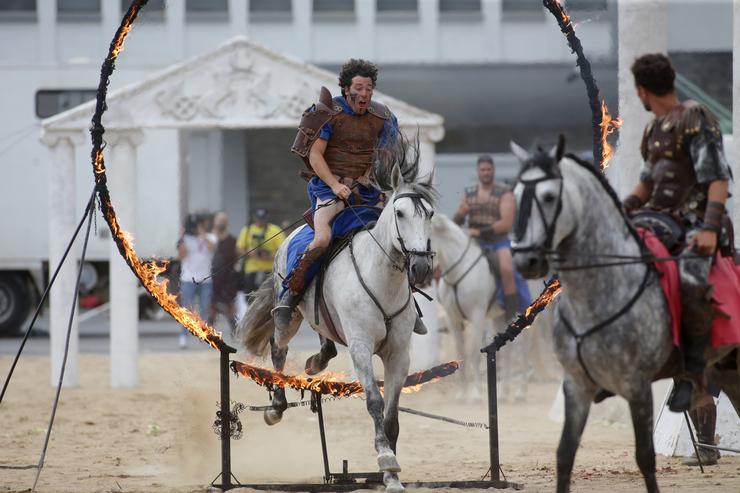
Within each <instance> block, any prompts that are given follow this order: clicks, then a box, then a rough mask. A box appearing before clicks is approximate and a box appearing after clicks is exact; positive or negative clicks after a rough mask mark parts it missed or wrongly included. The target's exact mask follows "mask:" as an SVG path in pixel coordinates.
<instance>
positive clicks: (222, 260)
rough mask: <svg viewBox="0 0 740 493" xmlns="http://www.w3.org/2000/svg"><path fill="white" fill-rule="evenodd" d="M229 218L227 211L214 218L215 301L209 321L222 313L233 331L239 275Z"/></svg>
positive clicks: (218, 213)
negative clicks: (236, 268) (229, 228)
mask: <svg viewBox="0 0 740 493" xmlns="http://www.w3.org/2000/svg"><path fill="white" fill-rule="evenodd" d="M228 226H229V218H228V217H227V216H226V213H225V212H217V213H216V215H215V216H214V218H213V231H212V232H213V235H214V236H215V237H216V239H217V243H216V250H215V251H214V254H213V263H212V268H211V272H212V275H213V277H212V279H213V303H211V312H210V320H209V323H210V324H213V323H214V322H215V321H216V315H217V314H218V313H222V314H223V315H225V316H226V318H227V319H228V321H229V326H230V327H231V330H232V332H233V330H234V328H235V327H236V321H235V320H234V315H235V312H234V298H236V290H237V288H238V285H237V276H238V273H237V272H236V271H235V270H234V265H235V264H236V261H237V253H236V238H234V235H232V234H231V233H229V231H228V229H227V228H228Z"/></svg>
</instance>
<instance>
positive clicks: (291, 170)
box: [0, 0, 732, 258]
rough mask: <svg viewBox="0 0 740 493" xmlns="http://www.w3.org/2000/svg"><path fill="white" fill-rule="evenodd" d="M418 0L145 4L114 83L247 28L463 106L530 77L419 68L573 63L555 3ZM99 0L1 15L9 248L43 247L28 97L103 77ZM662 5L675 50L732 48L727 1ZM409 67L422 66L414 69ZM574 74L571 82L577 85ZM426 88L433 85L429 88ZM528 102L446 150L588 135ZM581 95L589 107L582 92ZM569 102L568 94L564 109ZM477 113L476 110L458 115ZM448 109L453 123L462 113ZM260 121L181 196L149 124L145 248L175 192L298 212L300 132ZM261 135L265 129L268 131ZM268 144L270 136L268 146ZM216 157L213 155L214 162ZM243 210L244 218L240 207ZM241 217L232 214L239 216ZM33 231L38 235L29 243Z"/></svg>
mask: <svg viewBox="0 0 740 493" xmlns="http://www.w3.org/2000/svg"><path fill="white" fill-rule="evenodd" d="M418 3H419V9H418V13H417V15H416V16H415V17H413V18H410V19H407V20H401V19H388V18H383V16H378V15H377V14H376V12H375V1H374V0H357V14H356V16H355V17H354V19H352V20H350V21H338V22H326V21H316V22H314V20H313V15H312V11H311V4H312V2H311V0H294V1H293V11H292V15H291V16H290V17H289V19H288V20H287V21H277V22H276V21H272V22H266V21H264V20H259V19H258V18H250V17H249V15H248V5H249V1H248V0H230V2H229V5H230V9H231V13H232V15H231V17H226V18H224V19H222V20H221V21H210V22H206V21H203V20H200V21H196V20H193V19H191V18H188V16H187V15H186V13H185V9H184V0H171V1H168V2H167V11H166V13H165V15H164V17H161V16H159V17H158V16H157V15H153V14H152V13H150V12H148V11H147V10H146V9H145V10H144V11H143V13H142V17H141V19H140V20H139V21H137V23H136V25H135V26H134V30H133V32H132V34H131V35H130V36H129V38H128V40H127V41H126V44H125V47H124V51H123V53H122V55H121V57H120V58H119V60H118V61H117V63H116V66H117V70H116V72H115V73H114V75H113V81H112V84H111V88H110V89H111V90H114V89H116V88H118V87H122V86H124V85H127V84H129V83H132V82H135V81H138V80H141V79H142V78H144V77H147V76H149V75H151V74H152V73H153V72H155V71H158V70H161V69H162V68H164V67H166V66H168V65H170V64H172V63H175V62H179V61H182V60H183V59H186V58H188V57H192V56H195V55H199V54H202V53H204V52H206V51H208V50H209V49H212V48H213V47H214V46H216V45H218V44H220V43H222V42H224V41H225V40H227V39H229V38H230V37H232V36H234V35H238V34H242V35H244V34H246V35H247V36H249V37H251V38H252V39H254V40H256V41H258V42H260V43H263V44H264V45H266V46H267V47H269V48H271V49H274V50H277V51H279V52H283V53H287V54H289V55H291V56H294V57H296V58H300V59H303V60H306V61H308V62H312V63H318V64H322V65H324V66H334V67H335V66H337V65H339V64H340V63H341V62H343V61H344V59H345V58H347V57H349V56H365V57H370V58H372V59H374V60H376V61H378V62H379V63H380V64H381V65H384V66H388V67H408V66H414V67H418V71H416V72H414V71H413V69H412V72H411V74H410V76H409V77H407V78H406V80H405V81H402V82H401V83H399V85H398V86H397V88H396V89H393V90H391V91H389V94H391V95H394V96H400V97H402V98H403V99H406V100H408V101H409V102H411V103H412V104H416V105H418V106H420V107H422V108H425V109H429V110H431V111H437V108H440V107H442V106H444V104H445V102H446V101H448V100H449V99H450V98H451V97H452V98H457V99H459V100H464V101H463V103H462V104H463V105H468V106H472V107H476V105H477V104H478V103H479V102H480V101H485V100H486V98H489V93H487V92H486V90H488V91H491V92H493V91H495V92H496V93H497V94H499V97H501V98H502V99H504V100H506V99H509V100H515V98H513V97H512V94H513V92H512V91H515V90H516V89H521V88H522V87H523V84H522V83H521V82H520V81H517V80H516V78H515V77H514V78H512V79H511V80H509V81H508V82H504V83H502V84H500V85H497V86H492V87H488V88H484V89H481V90H478V91H475V92H473V91H462V92H458V93H453V92H452V90H446V89H445V90H442V89H444V88H440V87H436V86H435V84H436V83H437V81H436V80H435V79H434V76H431V77H430V76H428V75H427V73H426V72H425V70H428V69H429V68H430V67H431V68H435V67H437V68H440V69H442V70H451V71H452V72H456V73H457V76H458V77H459V79H460V80H464V79H469V80H474V79H475V77H477V74H478V72H477V71H478V70H479V68H484V69H488V70H490V71H496V70H498V68H499V67H502V66H508V67H511V66H514V67H515V68H516V66H520V67H522V69H525V68H526V67H532V66H534V67H536V66H538V65H540V64H547V65H551V66H552V65H558V64H560V65H561V66H562V67H573V64H574V59H573V55H572V54H571V53H570V50H569V49H568V48H567V46H566V43H565V40H564V39H563V38H562V35H561V33H560V32H559V30H558V29H557V26H556V24H555V22H554V21H553V19H551V17H550V16H549V14H545V13H544V12H543V13H542V14H541V15H540V14H536V15H533V16H523V17H522V16H513V17H512V16H510V15H506V13H504V12H502V9H501V2H500V1H499V0H482V10H481V15H479V16H472V17H468V18H467V19H465V18H457V19H451V18H449V17H446V16H444V15H441V14H440V13H439V11H438V0H419V2H418ZM101 4H102V5H103V11H102V13H101V16H100V18H99V19H98V20H88V21H85V22H80V21H66V20H57V19H56V1H55V0H38V1H37V5H38V11H37V13H36V15H35V16H32V18H30V19H26V20H23V21H19V20H15V21H13V20H11V19H8V18H3V17H2V15H1V14H0V108H2V111H3V116H4V118H2V119H0V169H2V182H3V184H4V185H5V187H4V189H5V188H7V187H8V185H7V184H13V185H12V188H14V189H15V190H16V191H17V190H21V191H23V193H15V192H14V193H0V208H2V210H17V209H18V208H19V204H22V205H23V208H22V210H23V216H24V218H27V220H26V219H24V220H23V221H18V220H17V217H15V216H13V215H0V229H1V230H3V231H5V232H6V233H7V234H6V238H7V241H4V242H3V247H2V248H3V250H4V251H3V252H2V253H3V254H7V253H6V252H14V253H16V254H23V255H31V254H32V255H34V256H35V255H40V256H45V255H46V245H47V229H48V228H47V227H46V226H45V224H46V220H47V219H46V218H47V217H48V216H47V211H46V208H47V207H48V199H47V192H46V186H47V185H46V183H45V180H46V176H47V171H48V168H47V166H48V165H49V156H48V153H47V151H46V149H45V148H44V147H43V146H42V145H41V144H40V143H39V141H38V125H39V118H37V117H36V115H35V113H34V98H35V94H36V92H37V91H38V90H39V89H92V88H94V87H95V86H96V85H97V82H98V78H99V70H100V63H101V61H102V59H103V57H104V56H105V53H106V51H107V48H108V45H109V42H110V38H111V37H112V35H113V33H114V31H115V28H116V27H117V25H118V23H119V21H120V16H121V13H120V12H119V9H118V5H119V4H120V2H119V1H118V0H104V1H102V2H101ZM614 7H615V5H614V4H613V2H610V6H609V10H608V11H607V12H606V13H604V12H600V13H588V14H586V13H582V12H581V13H579V12H573V13H572V18H573V20H574V22H576V28H577V31H578V33H579V36H580V37H581V39H582V41H583V44H584V47H585V48H586V52H587V54H588V56H589V58H590V59H591V61H592V62H598V63H601V64H602V65H608V64H609V63H612V64H613V63H614V62H613V55H614V50H615V47H614V41H613V38H612V34H613V32H614V22H615V21H614V18H613V15H614V12H615V9H614ZM668 9H669V19H670V20H671V30H670V32H669V37H670V40H669V48H670V49H671V50H681V51H684V52H685V51H688V52H691V53H699V52H702V51H706V50H715V51H730V50H731V39H732V31H731V18H732V16H731V15H730V14H731V10H730V9H731V0H701V1H699V0H696V1H693V2H687V1H681V2H669V7H668ZM414 73H416V74H417V77H416V79H414ZM522 73H524V72H522ZM514 74H515V75H516V72H515V73H514ZM602 74H604V75H602ZM599 77H602V79H601V82H602V87H608V86H609V84H610V82H609V81H607V80H604V77H611V75H607V73H606V72H601V73H597V79H598V78H599ZM540 82H541V83H542V85H543V86H547V85H548V84H549V82H548V81H545V80H543V81H540ZM578 83H579V81H576V83H575V84H573V85H574V86H575V85H576V84H578ZM613 83H614V81H612V84H613ZM451 84H453V86H450V87H452V89H454V79H453V81H452V83H451ZM419 88H424V90H423V91H422V90H419ZM430 88H431V89H435V88H436V89H437V90H436V91H435V90H431V91H429V89H430ZM424 91H427V92H424ZM527 92H528V93H529V92H531V93H532V94H533V95H539V96H541V95H542V94H540V92H541V90H538V89H537V88H536V87H534V88H532V89H531V90H530V89H527ZM607 97H608V93H607ZM552 99H553V98H551V97H550V98H549V100H552ZM517 101H518V99H517ZM521 101H522V103H521V104H519V105H516V106H514V107H513V109H506V111H500V110H499V111H498V112H493V113H495V114H496V117H497V118H501V121H490V122H485V121H480V122H476V123H473V124H471V127H472V128H471V129H470V131H469V132H468V131H466V129H465V128H461V129H460V130H457V131H450V132H448V135H449V136H450V137H449V139H450V140H449V141H445V142H443V145H442V146H440V147H441V148H442V149H444V150H445V152H450V153H455V152H460V151H461V150H463V149H464V150H466V151H468V152H475V151H478V150H479V149H482V150H489V151H500V150H503V146H505V143H506V142H507V141H508V139H509V138H511V137H512V136H513V137H514V138H516V139H518V140H520V143H522V144H523V145H526V144H527V142H526V137H525V136H524V134H522V133H521V131H522V130H523V129H525V128H530V129H534V131H536V132H538V133H541V134H543V135H545V136H546V138H550V137H551V136H554V135H555V134H556V133H557V132H558V131H559V130H562V129H564V130H565V131H566V132H567V133H569V134H570V135H571V136H572V139H571V142H576V143H579V142H587V141H588V139H585V138H583V137H582V136H583V135H584V132H587V131H588V128H589V122H588V120H587V119H586V118H582V120H583V121H584V123H579V124H574V125H572V126H568V125H563V124H562V122H561V123H548V124H542V125H539V126H538V124H539V122H540V119H541V117H542V113H543V112H542V111H541V109H540V108H538V105H540V104H541V103H540V102H537V101H536V98H533V99H532V100H528V99H526V98H524V99H522V100H521ZM580 101H581V100H580V99H579V103H578V104H579V105H580V104H581V102H580ZM582 104H583V105H584V106H585V96H584V97H583V99H582ZM573 107H574V106H573V105H571V104H570V103H569V106H568V108H573ZM538 110H539V113H538ZM548 111H549V110H548ZM473 113H474V112H473V111H471V112H468V113H464V115H465V114H473ZM562 113H564V114H568V113H567V112H562ZM442 114H443V116H445V117H446V118H447V119H448V120H449V121H450V122H453V121H454V120H455V118H457V117H459V116H460V115H459V114H455V115H448V114H445V113H444V112H442ZM515 115H519V120H528V119H531V120H532V123H531V124H529V123H528V122H524V123H521V122H520V123H518V124H517V125H515V126H512V125H511V124H510V122H509V121H508V120H507V118H508V116H511V117H512V118H513V117H514V116H515ZM578 118H581V117H580V116H579V117H578ZM579 121H580V120H579ZM451 125H452V123H451ZM451 129H452V127H451ZM584 129H585V130H584ZM260 132H261V131H254V132H250V134H249V136H247V137H243V139H244V140H245V141H246V150H244V151H243V152H244V153H245V155H246V156H247V158H246V160H247V161H248V162H250V165H249V167H248V168H245V173H246V176H245V177H244V178H243V179H242V177H239V178H238V180H235V181H231V180H230V179H229V178H230V177H232V176H237V175H238V173H236V174H234V172H235V169H234V168H233V167H234V166H237V165H236V163H238V162H239V161H240V160H242V158H241V157H240V155H239V153H238V152H236V153H234V152H232V151H233V150H234V149H236V148H238V147H239V146H240V144H239V143H238V140H239V139H238V138H237V139H236V141H235V140H234V139H231V137H228V136H227V137H224V142H223V143H222V146H221V147H220V148H219V149H220V151H219V152H221V156H223V157H222V158H221V159H223V160H224V161H223V166H225V167H226V168H225V171H224V173H225V176H226V178H222V179H220V180H219V181H217V182H215V183H213V184H211V185H209V186H212V188H210V189H209V190H210V191H209V194H210V198H208V197H207V196H206V197H198V196H197V195H193V191H188V187H185V188H184V189H183V190H182V193H181V190H180V187H179V185H177V187H175V186H174V185H173V187H175V188H173V190H174V191H166V187H167V180H168V178H167V177H168V176H172V177H174V178H173V179H174V180H175V181H176V182H177V183H178V184H179V180H180V175H179V170H178V168H177V166H178V165H177V157H178V155H179V154H180V150H179V145H180V144H179V140H178V138H177V133H176V132H169V133H167V132H166V131H164V133H162V134H161V135H159V136H158V137H156V138H155V137H150V136H149V133H148V132H147V136H146V140H145V142H144V144H142V153H141V154H140V156H139V159H140V166H141V165H143V170H142V171H141V173H144V174H147V173H150V172H151V173H152V174H153V175H154V176H155V178H156V180H155V181H154V182H153V183H157V181H159V182H162V184H155V185H151V188H148V187H150V185H148V184H147V185H141V186H140V192H139V193H140V194H142V196H143V197H145V202H144V203H146V204H153V205H152V207H155V211H156V214H162V216H161V217H159V216H158V224H159V225H160V226H158V227H156V228H155V227H154V226H152V230H151V231H149V230H147V229H146V228H147V227H148V226H144V224H145V221H144V220H143V219H142V220H140V221H139V230H140V233H139V236H140V240H138V244H140V246H141V248H142V250H143V251H145V252H151V253H152V254H160V255H161V254H165V253H167V249H169V248H170V246H172V245H173V243H172V242H171V240H170V239H169V238H170V237H176V236H177V231H178V228H179V224H180V219H181V218H180V217H179V215H180V214H181V213H182V212H184V211H181V210H180V207H177V206H176V204H179V203H181V202H182V204H183V207H197V208H200V207H203V208H212V209H217V208H220V207H227V208H228V207H231V208H232V209H231V210H233V211H234V214H235V216H238V213H237V212H236V211H238V210H240V209H241V210H243V209H244V208H246V206H242V205H241V204H247V206H248V207H250V208H253V207H254V206H255V205H257V204H259V203H260V202H261V201H267V200H268V199H269V198H270V197H269V194H270V193H273V194H274V197H280V198H281V201H280V202H279V203H280V210H279V211H276V214H278V215H279V217H280V218H281V219H282V218H289V217H294V216H295V213H296V211H298V210H299V209H300V208H301V207H303V206H304V205H305V190H304V184H303V182H302V181H300V180H297V179H295V172H296V166H297V163H296V162H295V161H294V160H292V158H289V157H286V158H285V160H284V161H283V157H282V153H285V152H287V149H286V147H285V145H284V144H283V141H285V139H287V140H290V139H292V136H288V135H287V133H286V134H285V135H279V136H276V135H268V134H260ZM266 132H267V131H266ZM278 133H279V132H278ZM472 134H475V135H478V136H479V137H477V138H476V140H472V141H471V140H470V139H469V138H468V136H469V135H472ZM16 135H18V136H19V137H20V138H17V137H16ZM488 135H490V136H491V137H490V138H489V137H488ZM232 137H233V136H232ZM579 137H580V138H579ZM260 139H266V140H265V141H264V142H263V141H260ZM266 142H268V143H270V145H265V143H266ZM184 144H187V145H190V146H191V147H190V148H189V149H191V150H192V152H195V153H200V155H202V156H210V155H211V154H210V151H209V148H208V147H202V148H200V149H194V148H192V146H195V147H198V146H201V145H202V146H206V145H207V144H205V143H202V144H197V143H189V142H185V143H184ZM89 149H90V145H89V143H86V144H84V145H81V146H78V148H77V163H78V175H79V176H78V179H77V182H78V197H77V198H76V201H77V202H78V205H79V206H78V210H79V213H80V214H81V212H82V208H83V206H84V203H85V200H86V196H87V193H88V192H87V190H88V189H89V187H90V186H91V183H92V176H91V173H90V163H89ZM271 153H276V155H277V154H279V155H280V156H281V158H280V162H281V163H282V162H285V163H288V162H290V163H291V164H280V166H266V167H264V166H261V165H259V164H257V163H265V162H267V163H273V162H277V161H275V160H274V159H273V158H272V157H271ZM229 156H230V157H229ZM212 164H213V165H216V162H213V163H212ZM218 165H221V163H218ZM243 180H247V182H246V183H245V182H244V181H243ZM140 183H141V182H140ZM275 183H284V184H287V183H289V184H290V185H282V186H286V187H294V186H295V187H294V188H286V189H285V190H287V192H285V191H281V192H277V191H275ZM241 185H243V186H244V189H245V190H247V189H249V190H250V195H249V197H247V195H244V196H238V197H237V198H236V199H234V200H235V202H234V203H233V204H223V203H220V202H218V201H216V200H215V199H214V198H213V197H214V196H220V195H222V194H224V193H225V191H227V190H231V192H229V195H230V194H231V193H234V189H235V188H237V189H238V187H239V186H241ZM229 187H231V188H229ZM268 190H270V192H268ZM251 192H254V195H252V194H251ZM29 197H32V200H29ZM190 198H193V202H192V203H190V202H189V199H190ZM209 200H212V201H211V202H209ZM158 201H161V202H162V203H163V204H165V203H166V204H171V206H172V207H171V210H172V211H173V212H165V211H170V209H169V208H168V207H167V206H165V205H159V203H158ZM149 213H150V211H148V210H147V211H145V212H144V213H143V214H145V216H146V217H150V216H149ZM244 214H245V217H246V211H245V212H244ZM234 220H235V221H238V219H237V217H235V218H234ZM101 230H102V231H101ZM98 234H99V235H104V234H105V232H104V228H99V233H98ZM29 235H32V237H33V238H34V239H35V240H36V241H32V242H28V241H26V240H25V239H26V238H28V237H29ZM150 238H155V239H152V240H150ZM29 243H30V244H29ZM91 248H92V252H93V253H94V254H95V255H100V256H102V257H103V258H104V257H106V256H107V247H105V244H104V242H103V240H102V239H101V240H100V242H98V243H96V244H93V245H91ZM146 254H148V253H146Z"/></svg>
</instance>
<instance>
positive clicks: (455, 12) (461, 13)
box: [439, 0, 482, 20]
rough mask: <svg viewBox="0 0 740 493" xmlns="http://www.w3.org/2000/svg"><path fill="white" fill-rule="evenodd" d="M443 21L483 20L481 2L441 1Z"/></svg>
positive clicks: (463, 0)
mask: <svg viewBox="0 0 740 493" xmlns="http://www.w3.org/2000/svg"><path fill="white" fill-rule="evenodd" d="M439 14H440V18H441V19H442V20H481V19H482V17H481V0H439Z"/></svg>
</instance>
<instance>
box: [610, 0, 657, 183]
mask: <svg viewBox="0 0 740 493" xmlns="http://www.w3.org/2000/svg"><path fill="white" fill-rule="evenodd" d="M618 16H619V19H618V23H619V27H618V36H619V39H618V50H619V61H618V64H619V116H621V117H622V120H624V124H623V125H622V128H621V129H620V130H619V141H618V143H617V155H616V156H615V159H614V163H613V164H614V167H615V171H614V172H612V173H616V177H617V179H618V182H617V183H615V184H616V185H617V187H616V188H617V190H618V192H619V195H620V196H624V195H626V194H628V193H629V191H630V190H632V188H633V187H634V186H635V184H636V183H637V180H638V178H639V175H640V168H641V167H642V156H640V141H641V140H642V133H643V131H644V129H645V125H647V123H648V122H649V121H650V119H651V118H652V116H651V114H650V113H649V112H647V111H645V108H644V107H643V106H642V103H641V102H640V99H639V98H638V97H637V94H636V92H635V82H634V79H633V77H632V72H631V71H630V67H631V66H632V62H634V60H635V58H637V57H638V56H640V55H643V54H645V53H656V52H662V53H665V52H666V51H667V45H668V39H667V38H668V36H667V7H666V2H665V0H654V1H652V2H625V1H620V2H619V3H618Z"/></svg>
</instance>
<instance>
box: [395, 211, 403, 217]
mask: <svg viewBox="0 0 740 493" xmlns="http://www.w3.org/2000/svg"><path fill="white" fill-rule="evenodd" d="M396 217H397V218H398V219H403V212H401V211H396Z"/></svg>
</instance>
